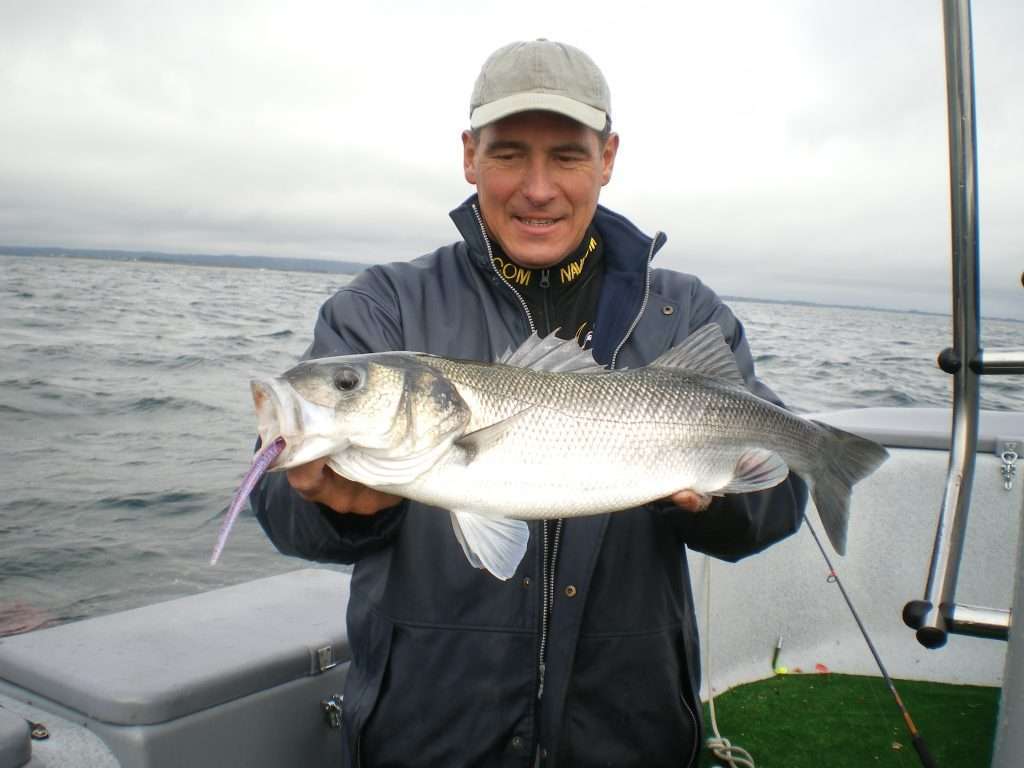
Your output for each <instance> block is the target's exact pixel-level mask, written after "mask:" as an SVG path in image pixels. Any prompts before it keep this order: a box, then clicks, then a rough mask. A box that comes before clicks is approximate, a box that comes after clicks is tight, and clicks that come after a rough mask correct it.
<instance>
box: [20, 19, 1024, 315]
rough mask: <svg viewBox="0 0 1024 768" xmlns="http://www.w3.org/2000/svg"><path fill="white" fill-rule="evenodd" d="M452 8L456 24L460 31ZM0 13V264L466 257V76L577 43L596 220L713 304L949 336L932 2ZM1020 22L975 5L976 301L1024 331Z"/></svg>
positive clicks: (939, 74)
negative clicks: (111, 253)
mask: <svg viewBox="0 0 1024 768" xmlns="http://www.w3.org/2000/svg"><path fill="white" fill-rule="evenodd" d="M458 6H464V7H465V8H464V10H460V11H455V10H453V8H456V7H458ZM458 6H456V5H455V4H453V3H430V2H398V1H394V2H376V3H355V2H338V1H335V2H332V3H314V2H288V3H282V2H266V3H261V2H210V1H209V0H205V1H203V2H194V1H192V0H178V1H177V2H174V3H170V2H167V3H151V2H99V1H97V2H87V1H85V0H83V1H82V2H69V1H68V0H63V1H62V2H52V1H51V0H35V1H34V2H21V0H0V104H2V105H3V113H4V115H3V118H2V120H0V243H6V244H22V245H63V246H74V247H97V248H125V249H139V250H143V249H144V250H165V251H178V252H208V253H242V254H255V255H270V256H279V255H283V256H305V257H315V258H339V259H349V260H357V261H378V260H396V259H408V258H412V257H414V256H416V255H419V254H420V253H423V252H426V251H428V250H432V249H433V248H435V247H437V246H438V245H440V244H443V243H446V242H450V241H451V240H453V239H455V237H456V233H455V230H454V228H453V227H452V225H451V223H450V222H449V220H448V218H447V211H448V210H450V209H451V208H452V207H454V206H455V205H456V204H457V203H458V202H459V201H461V200H462V199H463V198H464V197H465V196H467V195H468V194H469V193H470V192H471V191H472V189H471V188H470V187H469V186H468V185H467V184H466V182H465V181H464V179H463V178H462V173H461V143H460V141H459V134H460V132H461V130H462V129H463V128H464V127H465V125H466V123H467V121H468V100H469V92H470V89H471V87H472V83H473V80H474V78H475V77H476V73H477V71H478V70H479V66H480V64H481V63H482V61H483V60H484V58H486V56H487V55H488V54H489V53H490V52H491V51H492V50H493V49H494V48H496V47H498V46H500V45H503V44H504V43H506V42H509V41H511V40H515V39H529V38H534V37H541V36H543V37H549V38H553V39H559V40H564V41H565V42H570V43H573V44H575V45H577V46H579V47H581V48H583V49H584V50H586V51H587V52H589V53H590V54H591V55H592V56H593V57H594V59H595V60H596V61H597V62H598V63H599V64H600V66H601V67H602V69H603V70H604V71H605V74H606V76H607V77H608V80H609V82H610V84H611V88H612V102H613V117H614V122H615V129H616V130H617V131H618V132H619V133H620V135H621V137H622V146H621V150H620V153H619V158H618V162H617V165H616V170H615V176H614V178H613V180H612V182H611V184H610V185H609V186H608V187H607V188H606V189H605V191H604V193H603V195H602V202H603V203H605V204H606V205H609V206H611V207H613V208H615V209H617V210H619V211H621V212H623V213H625V214H627V215H628V216H630V217H631V218H632V219H633V220H634V221H635V222H636V223H637V224H638V225H639V226H640V227H641V228H643V229H645V230H647V231H650V232H653V231H654V230H658V229H661V230H664V231H665V232H667V233H668V235H669V242H668V246H667V247H666V249H665V250H663V251H662V254H661V255H660V256H659V258H658V264H659V265H661V266H667V267H673V268H677V269H682V270H685V271H689V272H694V273H696V274H698V275H700V276H701V277H702V278H704V279H705V281H706V282H708V283H709V284H710V285H711V286H712V287H714V288H715V289H716V290H717V291H719V292H720V293H725V294H738V295H745V296H757V297H776V298H788V299H803V300H813V301H837V302H844V303H865V304H873V305H879V306H891V307H910V308H916V309H924V310H937V311H947V310H948V307H949V299H948V296H947V288H948V284H949V273H950V268H949V265H948V257H949V249H950V246H949V192H948V156H947V149H946V114H945V75H944V69H943V49H942V26H941V12H940V3H939V2H938V0H927V1H926V0H898V1H894V0H888V1H887V2H881V1H878V0H817V1H812V0H805V1H803V2H800V1H798V0H776V1H775V2H769V3H766V2H757V1H755V0H748V1H743V0H734V1H733V2H728V1H726V2H715V3H709V2H691V1H690V0H682V1H681V0H675V2H671V3H668V2H666V3H657V4H647V3H640V2H633V3H629V2H621V1H620V2H616V3H607V2H603V1H602V0H588V2H585V3H576V2H574V3H553V2H550V0H546V1H545V2H540V3H533V2H523V1H521V2H517V3H508V2H502V3H497V2H489V0H473V2H469V3H460V4H458ZM1022 35H1024V4H1022V3H1020V2H1019V0H976V2H975V3H974V36H975V45H976V61H975V66H976V76H977V94H978V126H979V128H978V132H979V136H980V142H981V143H980V148H979V160H980V200H981V206H982V216H981V231H982V269H983V301H984V304H985V306H984V309H985V312H986V314H990V315H1000V316H1004V317H1006V316H1009V317H1016V318H1020V319H1024V288H1022V287H1021V285H1020V275H1021V271H1022V270H1024V240H1022V218H1024V217H1022V199H1024V138H1022V137H1024V129H1022V125H1024V86H1022V85H1021V84H1022V83H1024V53H1022V50H1024V47H1022V46H1021V45H1020V40H1021V37H1022Z"/></svg>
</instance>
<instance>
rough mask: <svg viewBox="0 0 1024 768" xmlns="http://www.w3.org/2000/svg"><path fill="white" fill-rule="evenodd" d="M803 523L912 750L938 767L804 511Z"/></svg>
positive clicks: (928, 766) (923, 761) (928, 764)
mask: <svg viewBox="0 0 1024 768" xmlns="http://www.w3.org/2000/svg"><path fill="white" fill-rule="evenodd" d="M804 524H805V525H806V526H807V530H809V531H810V532H811V536H813V537H814V543H815V544H817V545H818V551H819V552H821V556H822V557H823V558H825V565H827V566H828V579H827V580H828V582H829V583H831V584H835V585H836V586H837V587H839V592H840V593H841V594H842V596H843V600H845V601H846V607H847V608H849V609H850V613H851V614H853V620H854V621H856V622H857V627H858V628H859V629H860V633H861V635H863V636H864V642H866V643H867V644H868V650H870V651H871V655H872V656H874V657H875V663H876V664H877V665H878V670H879V672H881V673H882V679H883V680H885V684H886V686H888V688H889V692H890V693H892V695H893V698H894V699H896V706H898V707H899V708H900V712H901V713H902V714H903V722H904V723H906V726H907V731H909V732H910V739H911V741H912V742H913V744H914V751H916V752H917V756H918V757H919V758H920V759H921V765H923V766H924V767H925V768H938V766H937V765H936V763H935V759H934V758H933V757H932V755H931V752H929V751H928V745H927V744H925V741H924V737H923V736H922V735H921V733H920V731H918V730H917V726H916V725H914V721H913V719H912V718H911V717H910V712H909V711H908V710H907V708H906V706H905V705H904V704H903V699H901V698H900V695H899V693H897V691H896V686H895V685H893V682H892V678H891V677H889V672H888V671H887V670H886V668H885V664H883V663H882V657H881V656H879V655H878V651H877V650H876V649H875V644H874V643H873V642H871V638H870V637H869V636H868V631H867V629H865V627H864V622H862V621H861V620H860V615H859V614H858V613H857V609H856V608H854V607H853V602H851V600H850V596H849V595H848V594H846V588H845V587H844V586H843V582H842V581H840V579H839V574H838V573H836V569H835V568H834V567H833V566H832V561H831V560H830V559H829V556H828V553H827V552H826V551H825V547H823V546H822V544H821V539H819V538H818V534H817V532H816V531H815V530H814V526H813V525H811V521H810V520H808V519H807V514H806V513H804Z"/></svg>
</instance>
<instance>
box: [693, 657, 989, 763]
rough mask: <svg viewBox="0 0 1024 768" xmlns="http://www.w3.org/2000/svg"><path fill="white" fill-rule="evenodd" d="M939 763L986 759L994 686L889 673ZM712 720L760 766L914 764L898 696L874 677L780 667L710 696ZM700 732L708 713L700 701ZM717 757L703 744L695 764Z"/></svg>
mask: <svg viewBox="0 0 1024 768" xmlns="http://www.w3.org/2000/svg"><path fill="white" fill-rule="evenodd" d="M895 686H896V690H897V691H898V692H899V694H900V697H901V698H902V699H903V703H904V704H905V705H906V707H907V709H908V710H909V711H910V716H911V718H912V719H913V721H914V723H915V724H916V725H917V729H918V731H919V732H920V733H921V736H922V737H923V738H924V740H925V742H926V744H927V746H928V749H929V750H930V751H931V753H932V756H933V757H934V758H935V762H936V763H937V765H938V766H939V768H965V767H970V768H983V767H984V766H987V765H989V764H990V763H991V762H992V748H993V743H992V739H993V736H994V734H995V725H996V715H997V711H998V706H999V689H998V688H988V687H981V686H975V685H945V684H940V683H922V682H918V681H912V680H896V681H895ZM715 710H716V713H717V717H718V729H719V731H720V732H721V734H722V736H723V737H725V738H727V739H729V740H730V741H731V742H732V743H733V744H736V745H739V746H741V747H743V748H744V749H746V750H747V751H748V752H750V753H751V755H752V756H753V758H754V760H755V761H756V763H757V766H758V768H804V767H805V766H806V768H821V766H828V767H829V768H847V767H848V768H864V766H899V767H900V768H903V767H904V766H905V767H906V768H917V766H920V765H921V762H920V760H919V759H918V756H917V753H916V752H915V751H914V747H913V744H912V743H911V739H910V734H909V733H908V732H907V728H906V726H905V724H904V722H903V717H902V715H901V714H900V710H899V707H897V706H896V700H895V699H894V698H893V696H892V694H891V693H890V692H889V689H888V687H887V686H886V685H885V682H884V681H883V680H882V679H881V678H879V677H858V676H853V675H836V674H831V673H826V674H805V675H780V676H776V677H774V678H771V679H769V680H762V681H760V682H757V683H749V684H747V685H740V686H737V687H735V688H733V689H731V690H729V691H726V692H725V693H723V694H721V695H719V696H716V697H715ZM704 723H705V725H706V726H707V735H708V736H710V735H712V732H711V716H710V714H709V711H708V707H707V705H706V704H705V706H704ZM718 765H721V763H719V762H718V761H717V760H715V759H714V758H713V757H712V756H711V755H710V754H709V753H708V751H707V750H706V749H705V750H704V753H703V754H702V755H701V760H700V761H699V763H698V766H700V768H711V767H712V766H718Z"/></svg>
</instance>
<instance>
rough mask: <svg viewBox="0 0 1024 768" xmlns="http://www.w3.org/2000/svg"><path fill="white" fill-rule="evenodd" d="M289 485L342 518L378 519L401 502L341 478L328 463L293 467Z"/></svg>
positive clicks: (388, 495) (316, 462) (312, 462)
mask: <svg viewBox="0 0 1024 768" xmlns="http://www.w3.org/2000/svg"><path fill="white" fill-rule="evenodd" d="M287 475H288V483H289V484H290V485H291V487H292V488H294V489H295V490H296V492H297V493H298V494H299V495H300V496H301V497H302V498H304V499H306V501H315V502H317V503H318V504H324V505H325V506H328V507H330V508H331V509H333V510H334V511H335V512H338V513H339V514H346V513H350V512H351V513H352V514H356V515H375V514H377V513H378V512H379V511H380V510H382V509H387V508H388V507H393V506H395V504H397V503H398V502H400V501H401V500H402V498H401V497H400V496H393V495H392V494H390V493H383V492H381V491H376V490H374V489H373V488H369V487H367V486H365V485H362V484H361V483H357V482H354V481H352V480H349V479H347V478H344V477H342V476H341V475H339V474H337V473H336V472H335V471H334V470H332V469H331V468H330V467H328V466H327V459H326V458H324V459H317V460H316V461H311V462H309V463H308V464H303V465H301V466H298V467H292V468H291V469H289V470H288V472H287Z"/></svg>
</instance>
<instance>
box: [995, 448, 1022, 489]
mask: <svg viewBox="0 0 1024 768" xmlns="http://www.w3.org/2000/svg"><path fill="white" fill-rule="evenodd" d="M1020 451H1021V444H1020V441H1018V440H1005V439H999V440H996V456H998V457H999V458H1000V459H1002V461H1003V466H1002V467H1000V468H999V471H1000V472H1001V473H1002V475H1003V488H1005V489H1006V490H1008V491H1012V490H1013V478H1014V477H1015V476H1016V474H1017V459H1019V458H1020Z"/></svg>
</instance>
